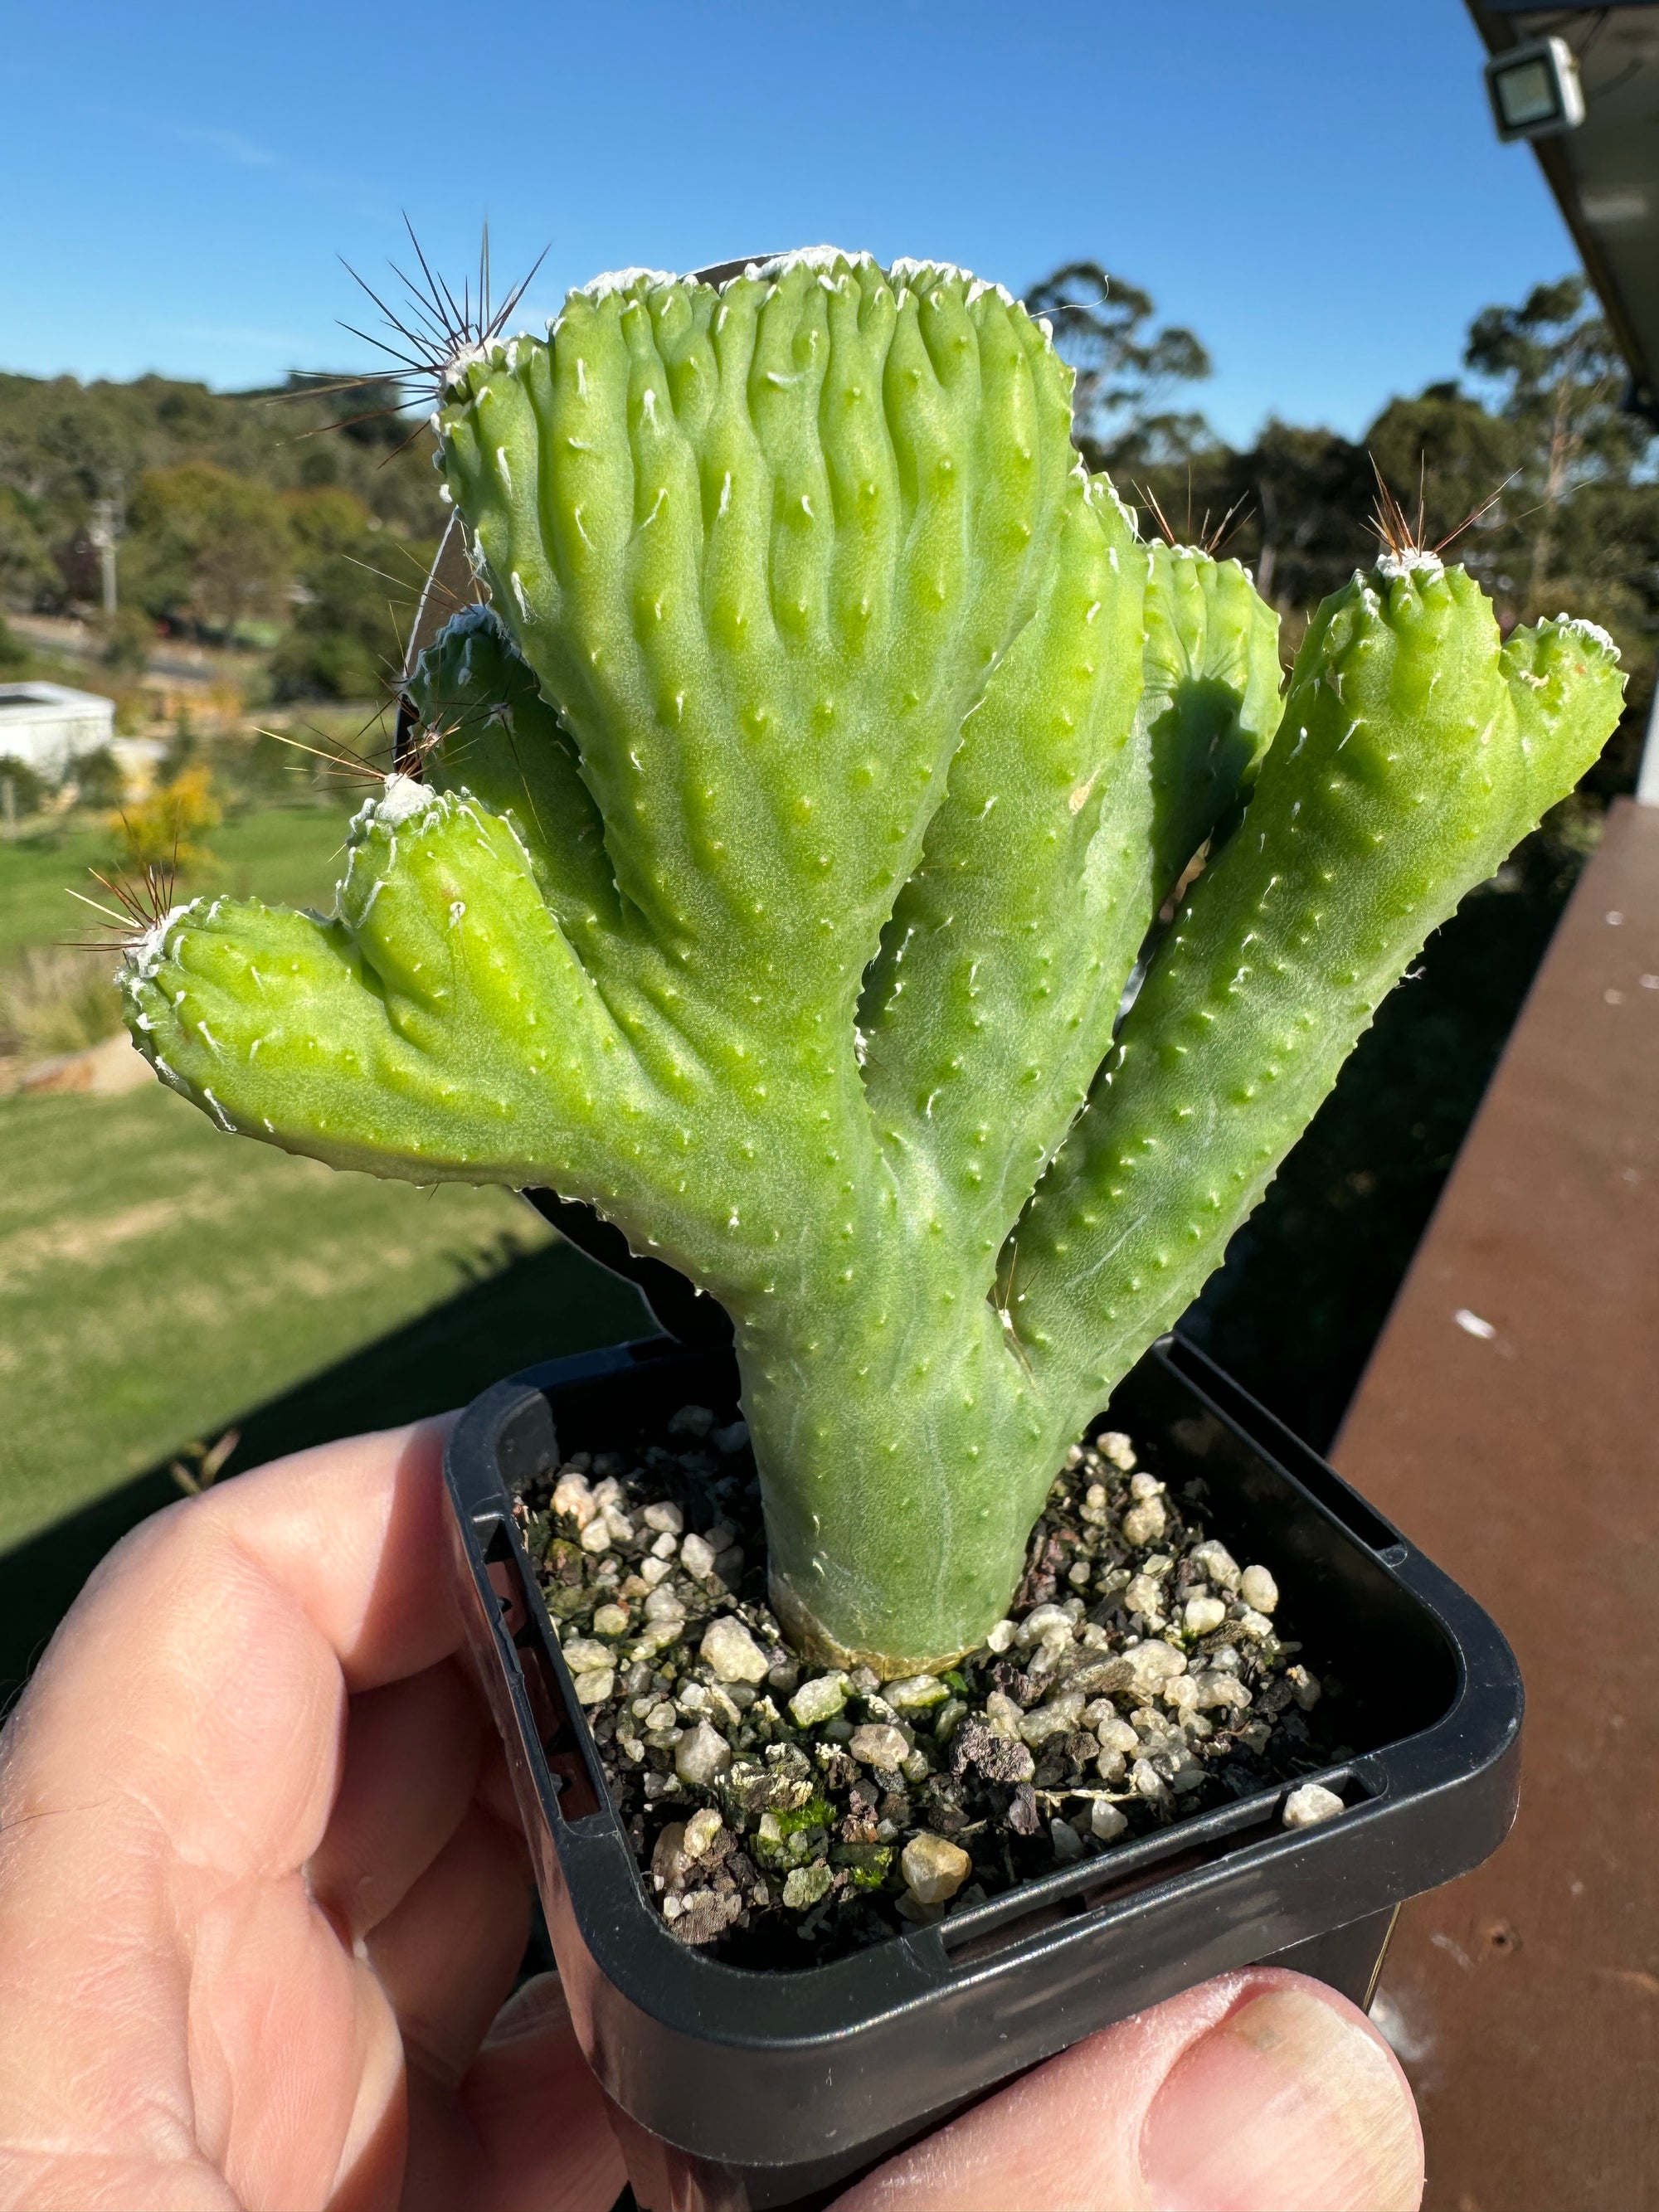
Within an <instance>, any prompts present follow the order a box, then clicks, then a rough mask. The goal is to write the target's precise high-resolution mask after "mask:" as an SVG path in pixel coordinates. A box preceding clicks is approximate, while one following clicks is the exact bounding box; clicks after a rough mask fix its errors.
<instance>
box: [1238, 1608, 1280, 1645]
mask: <svg viewBox="0 0 1659 2212" xmlns="http://www.w3.org/2000/svg"><path fill="white" fill-rule="evenodd" d="M1237 1627H1238V1632H1239V1634H1240V1635H1241V1636H1253V1637H1254V1638H1255V1640H1256V1641H1257V1643H1259V1644H1260V1643H1265V1642H1266V1640H1267V1638H1268V1637H1270V1636H1271V1635H1272V1634H1273V1623H1272V1621H1271V1620H1268V1618H1267V1614H1266V1613H1258V1612H1257V1611H1256V1610H1255V1607H1254V1606H1246V1607H1245V1608H1244V1610H1243V1613H1240V1614H1239V1616H1238V1621H1237Z"/></svg>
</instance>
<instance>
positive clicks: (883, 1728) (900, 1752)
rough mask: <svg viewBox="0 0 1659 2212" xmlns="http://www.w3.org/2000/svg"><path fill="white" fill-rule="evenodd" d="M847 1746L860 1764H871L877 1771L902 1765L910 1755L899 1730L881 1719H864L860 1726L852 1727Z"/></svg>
mask: <svg viewBox="0 0 1659 2212" xmlns="http://www.w3.org/2000/svg"><path fill="white" fill-rule="evenodd" d="M847 1748H848V1751H850V1752H851V1753H852V1754H853V1756H854V1759H857V1761H858V1762H859V1764H860V1766H873V1767H875V1768H876V1769H877V1770H878V1771H880V1770H881V1769H883V1768H886V1767H897V1766H902V1765H903V1764H904V1762H905V1760H906V1759H908V1757H909V1755H910V1747H909V1745H908V1743H907V1742H906V1741H905V1740H904V1737H903V1735H902V1732H901V1730H899V1729H896V1728H894V1727H892V1726H891V1725H890V1724H889V1723H883V1722H881V1721H866V1723H865V1724H864V1726H863V1727H862V1728H858V1729H854V1731H853V1733H852V1735H851V1737H850V1738H849V1740H848V1746H847Z"/></svg>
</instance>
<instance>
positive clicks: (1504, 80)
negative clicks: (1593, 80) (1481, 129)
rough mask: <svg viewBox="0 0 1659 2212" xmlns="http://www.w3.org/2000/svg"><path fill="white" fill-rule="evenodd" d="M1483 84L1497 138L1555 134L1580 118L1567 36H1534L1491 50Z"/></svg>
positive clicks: (1581, 97)
mask: <svg viewBox="0 0 1659 2212" xmlns="http://www.w3.org/2000/svg"><path fill="white" fill-rule="evenodd" d="M1486 89H1487V91H1488V92H1489V93H1490V94H1491V95H1492V115H1493V117H1494V118H1495V120H1496V122H1497V125H1498V137H1500V138H1504V139H1514V138H1554V137H1559V134H1560V133H1561V132H1562V131H1576V130H1577V128H1578V126H1579V125H1580V124H1581V123H1582V122H1583V119H1584V90H1583V86H1582V85H1581V84H1580V83H1579V82H1578V63H1577V58H1576V57H1575V55H1574V53H1573V51H1572V49H1571V46H1568V44H1567V42H1566V40H1565V39H1533V40H1528V43H1527V44H1526V45H1525V46H1511V47H1510V49H1509V51H1508V52H1507V53H1501V54H1494V55H1493V56H1492V59H1491V60H1490V61H1489V62H1488V63H1487V64H1486Z"/></svg>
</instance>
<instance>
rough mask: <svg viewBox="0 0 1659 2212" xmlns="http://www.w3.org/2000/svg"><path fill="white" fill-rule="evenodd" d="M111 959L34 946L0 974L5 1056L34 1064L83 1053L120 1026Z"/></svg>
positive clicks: (0, 1035) (0, 1036)
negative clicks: (19, 1058) (59, 1054)
mask: <svg viewBox="0 0 1659 2212" xmlns="http://www.w3.org/2000/svg"><path fill="white" fill-rule="evenodd" d="M109 968H110V962H109V957H108V955H107V954H106V953H101V952H98V953H94V952H90V951H88V952H79V951H74V950H72V949H71V948H70V946H68V945H33V946H31V947H30V949H29V950H28V951H27V952H25V953H24V954H23V955H22V957H21V959H19V960H18V961H17V962H16V963H15V964H14V965H13V966H11V967H9V968H8V969H3V970H0V1053H7V1054H13V1055H21V1056H22V1057H25V1058H27V1059H31V1060H45V1059H49V1058H51V1057H52V1055H54V1054H58V1053H62V1052H82V1051H84V1050H85V1048H86V1047H87V1046H88V1045H92V1044H97V1043H100V1042H101V1041H102V1040H103V1039H104V1038H105V1037H106V1036H113V1035H114V1034H115V1032H116V1030H118V1029H119V1028H120V1026H121V1012H120V1002H119V1000H118V998H117V997H116V994H115V985H114V982H113V981H112V978H111V975H110V973H109Z"/></svg>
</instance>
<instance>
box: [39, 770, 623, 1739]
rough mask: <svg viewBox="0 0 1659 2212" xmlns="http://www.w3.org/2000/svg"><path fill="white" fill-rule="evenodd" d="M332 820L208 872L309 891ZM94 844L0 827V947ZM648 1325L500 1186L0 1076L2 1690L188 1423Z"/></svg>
mask: <svg viewBox="0 0 1659 2212" xmlns="http://www.w3.org/2000/svg"><path fill="white" fill-rule="evenodd" d="M344 820H345V817H344V816H343V813H339V812H337V811H334V810H332V809H330V810H328V811H322V810H317V811H270V812H267V813H264V814H260V815H255V816H252V817H248V818H246V819H244V820H242V821H240V822H235V823H228V824H227V825H225V827H223V828H222V829H219V830H217V831H216V832H215V833H214V836H213V839H212V845H213V848H214V852H215V856H216V867H215V870H214V872H213V873H212V875H211V877H210V878H207V877H204V879H203V881H204V887H206V885H207V884H211V885H212V887H214V888H216V889H222V890H227V891H229V892H232V893H234V894H236V895H239V896H240V895H245V894H246V893H247V892H249V891H255V892H258V893H259V894H260V895H262V896H267V897H270V898H274V899H281V900H283V901H285V902H294V903H301V904H313V905H326V904H327V903H328V902H330V899H331V886H332V884H333V882H334V878H335V876H336V873H337V855H338V854H339V851H340V847H341V842H342V836H343V829H344ZM107 842H108V841H107V839H106V837H104V836H101V835H100V834H99V833H98V832H96V831H84V832H82V831H75V832H71V833H70V835H68V836H65V837H64V839H63V840H62V842H60V843H59V844H58V846H57V848H55V849H52V850H42V849H40V848H33V847H31V846H27V845H19V846H12V847H5V846H0V963H4V962H5V961H6V960H7V959H9V958H15V957H16V955H17V953H18V952H19V951H21V950H22V949H23V948H24V947H26V946H27V945H30V944H38V943H40V942H43V941H50V940H51V939H52V938H53V937H56V936H62V935H64V934H66V933H67V932H66V930H65V927H64V913H65V911H66V910H67V911H68V912H69V913H70V914H73V912H74V908H73V906H72V903H71V902H70V901H69V900H68V899H66V898H64V896H63V889H64V885H65V884H73V883H76V882H77V881H78V880H81V879H82V874H83V871H84V868H85V866H86V864H87V863H88V861H92V862H94V863H95V862H97V861H98V860H100V857H101V856H102V855H103V854H105V853H106V850H107ZM649 1326H650V1324H649V1322H648V1320H647V1318H646V1316H645V1315H644V1313H643V1310H642V1309H641V1306H640V1305H639V1303H638V1301H637V1300H636V1298H635V1296H634V1294H633V1292H632V1291H629V1290H627V1289H626V1288H625V1287H624V1286H623V1285H620V1284H618V1283H617V1282H616V1281H615V1280H614V1279H613V1278H611V1277H610V1276H608V1275H605V1274H604V1273H602V1272H601V1271H599V1270H598V1269H595V1268H593V1267H591V1266H590V1265H589V1263H588V1262H586V1261H584V1260H582V1259H581V1258H580V1255H577V1254H576V1253H575V1252H574V1251H573V1250H572V1249H570V1248H569V1247H568V1246H567V1245H564V1244H562V1243H559V1242H558V1241H557V1240H556V1239H555V1238H554V1237H552V1236H551V1234H550V1231H548V1230H547V1229H546V1228H545V1227H544V1225H542V1224H541V1223H540V1221H539V1220H538V1218H537V1217H536V1216H535V1215H534V1214H533V1213H532V1212H531V1210H530V1208H529V1207H528V1206H526V1205H525V1204H524V1203H523V1201H522V1200H520V1199H518V1198H517V1197H515V1196H514V1195H513V1194H512V1193H510V1192H507V1191H501V1190H467V1189H463V1188H458V1187H455V1186H445V1187H442V1188H438V1189H436V1190H430V1191H423V1190H417V1189H416V1188H413V1187H412V1186H411V1185H410V1184H407V1183H398V1182H377V1181H376V1180H374V1178H373V1177H372V1176H360V1175H336V1174H333V1173H331V1171H330V1170H327V1169H326V1168H323V1167H320V1166H319V1165H318V1164H316V1163H315V1162H313V1161H309V1160H299V1159H291V1158H289V1157H288V1155H287V1154H286V1153H283V1152H276V1151H275V1150H274V1149H272V1148H270V1147H268V1146H264V1145H256V1144H250V1143H248V1142H246V1141H245V1140H243V1139H233V1138H228V1137H224V1136H222V1135H221V1134H220V1133H218V1131H217V1130H216V1129H215V1128H214V1127H213V1126H212V1124H211V1123H210V1122H209V1121H207V1120H206V1119H205V1118H204V1116H203V1115H200V1114H197V1113H196V1112H195V1111H194V1110H193V1109H191V1108H190V1107H189V1106H187V1105H185V1103H184V1102H183V1101H182V1100H181V1099H179V1098H176V1097H173V1094H172V1093H171V1092H169V1091H164V1090H162V1089H161V1087H160V1086H159V1085H150V1086H147V1087H146V1088H144V1089H143V1090H141V1091H132V1092H129V1093H127V1094H125V1096H122V1097H87V1096H80V1097H77V1096H54V1095H48V1094H40V1093H36V1094H33V1095H31V1094H28V1093H24V1094H21V1095H19V1096H16V1097H0V1413H3V1418H0V1711H3V1706H4V1701H5V1697H6V1694H7V1691H8V1688H9V1686H14V1685H15V1682H16V1680H18V1679H19V1677H20V1676H21V1674H22V1672H23V1671H24V1670H25V1668H27V1664H28V1662H29V1660H30V1658H31V1656H33V1653H34V1652H35V1651H37V1650H38V1649H39V1647H40V1643H41V1642H42V1641H43V1640H44V1638H45V1637H46V1635H47V1634H48V1633H50V1631H51V1629H52V1626H53V1624H54V1622H55V1620H57V1618H58V1615H59V1614H60V1613H61V1612H62V1610H63V1607H64V1605H65V1604H67V1603H68V1602H69V1601H70V1599H71V1598H72V1597H73V1595H74V1594H75V1592H76V1589H78V1588H79V1586H80V1584H81V1583H82V1581H83V1580H84V1578H85V1576H86V1574H87V1572H88V1571H89V1569H90V1568H91V1566H92V1565H94V1564H95V1562H96V1560H97V1559H98V1557H99V1556H100V1553H102V1552H103V1550H105V1549H106V1547H107V1546H108V1545H109V1544H110V1543H112V1542H113V1541H115V1540H116V1539H117V1538H118V1537H119V1536H120V1535H121V1534H123V1533H124V1531H125V1529H126V1528H129V1527H131V1525H132V1523H133V1522H135V1521H137V1520H138V1519H140V1518H142V1517H143V1515H144V1514H145V1513H147V1512H149V1511H153V1510H155V1507H156V1506H157V1505H159V1504H165V1503H166V1502H167V1499H168V1498H170V1497H172V1496H174V1495H176V1492H175V1490H174V1488H173V1485H172V1484H171V1482H170V1480H169V1479H168V1477H167V1473H166V1467H167V1461H168V1460H169V1458H171V1457H172V1456H173V1455H175V1454H177V1453H179V1451H180V1450H181V1449H184V1448H185V1447H186V1446H188V1445H189V1444H190V1443H191V1442H192V1440H197V1439H199V1440H203V1441H208V1440H210V1439H212V1438H213V1437H216V1435H218V1434H219V1433H220V1432H222V1431H223V1430H225V1429H227V1428H228V1427H232V1426H235V1427H237V1428H239V1429H240V1430H241V1431H242V1432H243V1440H242V1443H241V1446H240V1449H239V1450H238V1451H237V1452H236V1454H235V1455H234V1457H233V1458H232V1459H231V1460H230V1462H229V1463H228V1472H230V1473H233V1474H234V1473H235V1472H236V1471H237V1470H239V1469H240V1468H244V1467H247V1466H251V1465H253V1464H256V1463H257V1462H258V1461H259V1460H260V1459H263V1458H265V1457H268V1456H270V1455H272V1454H274V1453H277V1452H281V1451H285V1450H290V1449H295V1448H296V1447H298V1446H301V1445H304V1444H307V1443H316V1442H319V1441H321V1440H322V1439H324V1438H326V1437H333V1436H339V1435H343V1434H347V1433H349V1432H350V1431H353V1430H355V1429H361V1428H366V1427H371V1426H377V1425H384V1424H386V1423H389V1422H392V1421H398V1420H404V1419H410V1418H412V1417H414V1416H416V1415H418V1414H422V1413H430V1412H435V1411H437V1410H439V1409H440V1408H441V1407H445V1406H448V1405H453V1404H457V1403H460V1402H464V1401H465V1400H466V1399H467V1398H469V1397H471V1396H472V1395H476V1393H477V1391H479V1390H481V1389H484V1388H485V1387H486V1385H487V1384H489V1383H491V1382H493V1381H495V1380H496V1379H497V1378H498V1377H499V1376H501V1375H503V1374H507V1373H510V1372H512V1371H513V1369H514V1368H517V1367H521V1366H525V1365H527V1364H530V1363H531V1362H532V1361H534V1360H536V1359H538V1358H547V1357H550V1356H551V1355H553V1354H555V1353H558V1352H569V1351H575V1350H579V1349H581V1348H584V1347H586V1346H591V1345H596V1344H605V1343H614V1342H615V1341H616V1340H617V1339H618V1338H620V1337H624V1336H631V1335H638V1334H641V1333H643V1332H645V1331H647V1330H648V1328H649Z"/></svg>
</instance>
